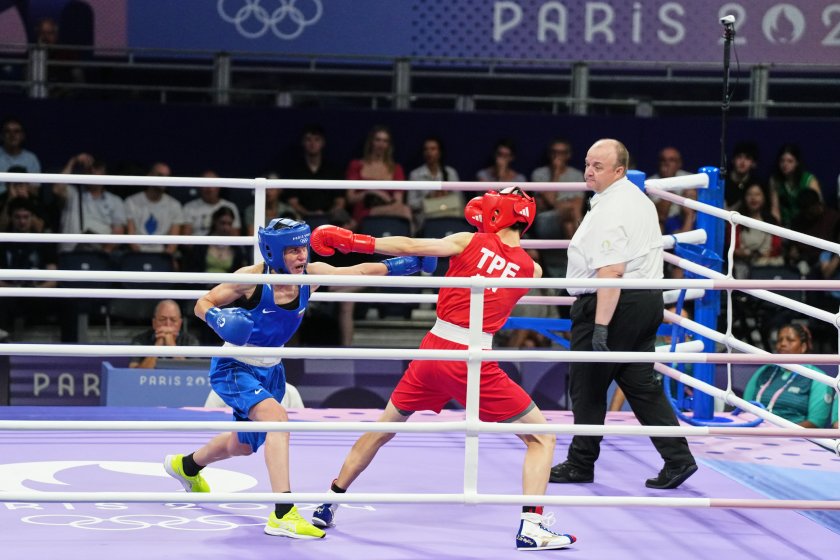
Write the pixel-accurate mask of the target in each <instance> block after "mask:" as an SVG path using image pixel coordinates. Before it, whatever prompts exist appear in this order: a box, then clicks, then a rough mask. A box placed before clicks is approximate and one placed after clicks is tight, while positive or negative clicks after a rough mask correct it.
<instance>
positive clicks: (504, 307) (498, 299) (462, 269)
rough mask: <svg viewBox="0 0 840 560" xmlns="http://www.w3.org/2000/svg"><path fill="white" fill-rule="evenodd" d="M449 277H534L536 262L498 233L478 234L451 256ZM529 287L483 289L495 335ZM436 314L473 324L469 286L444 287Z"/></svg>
mask: <svg viewBox="0 0 840 560" xmlns="http://www.w3.org/2000/svg"><path fill="white" fill-rule="evenodd" d="M446 276H447V277H451V276H458V277H469V276H484V277H485V278H533V277H534V261H533V259H531V257H530V255H528V253H526V252H525V250H524V249H523V248H522V247H510V246H509V245H505V244H504V243H502V240H501V239H499V236H498V235H496V234H495V233H476V234H475V235H473V238H472V240H471V241H470V243H469V244H468V245H467V246H466V248H465V249H464V250H463V252H461V254H460V255H457V256H455V257H452V258H451V259H449V270H448V271H447V272H446ZM526 293H528V289H527V288H487V289H486V290H484V326H483V328H482V330H483V331H484V332H486V333H490V334H494V333H496V331H498V330H499V329H500V328H502V325H504V324H505V321H507V318H508V317H510V314H511V312H512V311H513V307H514V306H515V305H516V302H517V301H519V298H521V297H522V296H524V295H525V294H526ZM437 316H438V317H440V318H441V319H442V320H444V321H446V322H448V323H452V324H453V325H458V326H459V327H463V328H468V327H469V324H470V291H469V290H468V289H466V288H441V289H440V294H439V295H438V304H437Z"/></svg>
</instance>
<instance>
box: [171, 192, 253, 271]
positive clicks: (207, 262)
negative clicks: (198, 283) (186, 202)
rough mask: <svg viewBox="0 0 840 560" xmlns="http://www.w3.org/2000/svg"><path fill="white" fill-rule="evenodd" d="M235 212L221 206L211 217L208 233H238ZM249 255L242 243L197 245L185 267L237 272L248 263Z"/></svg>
mask: <svg viewBox="0 0 840 560" xmlns="http://www.w3.org/2000/svg"><path fill="white" fill-rule="evenodd" d="M234 219H235V216H234V213H233V210H232V209H231V208H229V207H228V206H220V207H219V208H218V209H217V210H216V211H215V212H213V216H212V217H211V225H210V231H209V232H208V233H207V235H211V236H213V235H224V236H230V235H238V234H239V232H238V231H235V227H234ZM248 260H249V259H248V255H247V254H246V252H245V248H244V247H243V246H242V245H227V244H225V245H196V246H194V247H193V249H192V251H191V253H190V259H189V260H188V261H187V265H186V266H185V267H184V268H185V269H186V270H187V271H188V272H219V273H227V272H236V271H237V270H239V269H240V268H242V267H243V266H245V265H246V264H248V263H247V262H246V261H248Z"/></svg>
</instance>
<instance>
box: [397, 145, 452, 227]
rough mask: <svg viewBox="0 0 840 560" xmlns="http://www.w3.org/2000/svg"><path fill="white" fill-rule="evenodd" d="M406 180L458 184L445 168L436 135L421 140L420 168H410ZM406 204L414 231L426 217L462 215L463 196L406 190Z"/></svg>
mask: <svg viewBox="0 0 840 560" xmlns="http://www.w3.org/2000/svg"><path fill="white" fill-rule="evenodd" d="M408 179H409V181H457V180H458V172H457V171H455V169H453V168H452V167H450V166H448V165H446V159H445V152H444V149H443V141H441V139H440V138H437V137H435V136H429V137H428V138H426V139H425V140H423V165H421V166H420V167H417V168H416V169H412V170H411V173H409V175H408ZM406 199H407V204H408V206H409V208H411V213H412V215H413V217H414V227H415V231H419V230H420V228H421V227H422V226H423V220H424V219H425V218H426V217H430V218H431V217H456V218H460V217H461V216H463V215H464V197H463V196H462V195H461V193H459V192H457V191H427V190H417V191H413V190H412V191H408V193H407V194H406Z"/></svg>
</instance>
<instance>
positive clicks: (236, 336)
mask: <svg viewBox="0 0 840 560" xmlns="http://www.w3.org/2000/svg"><path fill="white" fill-rule="evenodd" d="M204 320H205V321H206V322H207V324H208V325H209V326H210V328H211V329H213V330H214V331H216V334H217V335H219V337H220V338H221V339H222V340H224V341H225V342H230V343H231V344H236V345H237V346H242V345H243V344H245V343H246V342H247V341H248V337H249V336H251V331H252V330H254V320H253V319H251V315H250V313H248V311H246V310H245V309H242V308H240V307H229V308H227V309H219V308H218V307H211V308H210V309H208V310H207V313H205V315H204Z"/></svg>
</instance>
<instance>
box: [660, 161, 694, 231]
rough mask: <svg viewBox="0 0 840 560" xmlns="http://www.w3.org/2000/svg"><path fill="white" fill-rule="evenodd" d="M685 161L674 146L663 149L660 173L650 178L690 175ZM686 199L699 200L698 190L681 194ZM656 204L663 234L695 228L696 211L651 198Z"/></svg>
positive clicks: (689, 190) (668, 201) (685, 191)
mask: <svg viewBox="0 0 840 560" xmlns="http://www.w3.org/2000/svg"><path fill="white" fill-rule="evenodd" d="M682 165H683V159H682V154H680V151H679V150H678V149H676V148H674V147H673V146H668V147H666V148H662V150H661V151H660V152H659V172H658V173H655V174H653V175H651V176H650V178H651V179H669V178H671V177H681V176H683V175H689V172H688V171H686V170H685V169H683V168H682ZM681 194H682V196H684V197H686V198H693V199H696V198H697V190H695V189H688V190H684V191H682V192H681ZM651 200H653V202H654V203H655V204H656V213H657V214H658V215H659V229H661V230H662V233H664V234H666V235H669V234H673V233H679V232H683V231H690V230H691V229H693V228H694V210H690V209H689V208H686V207H684V206H680V205H678V204H672V203H671V201H670V200H665V199H662V198H657V197H651Z"/></svg>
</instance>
